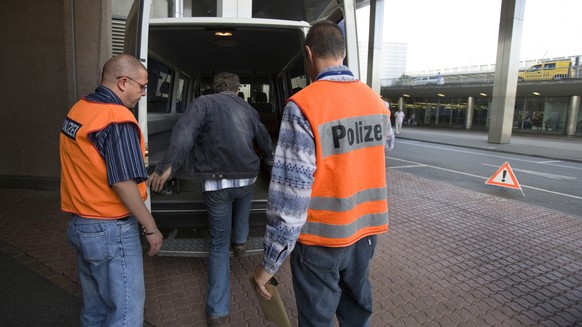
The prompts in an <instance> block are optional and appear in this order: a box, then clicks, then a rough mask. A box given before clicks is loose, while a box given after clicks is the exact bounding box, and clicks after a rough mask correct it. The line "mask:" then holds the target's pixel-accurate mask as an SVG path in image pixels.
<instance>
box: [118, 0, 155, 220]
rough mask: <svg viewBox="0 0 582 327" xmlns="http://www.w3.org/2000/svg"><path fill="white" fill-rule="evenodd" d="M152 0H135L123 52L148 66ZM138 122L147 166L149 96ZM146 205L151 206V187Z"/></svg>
mask: <svg viewBox="0 0 582 327" xmlns="http://www.w3.org/2000/svg"><path fill="white" fill-rule="evenodd" d="M150 6H151V0H135V1H134V2H133V5H132V6H131V9H130V10H129V14H128V15H127V21H126V24H125V40H124V43H123V52H124V53H126V54H131V55H133V56H134V57H136V58H138V59H139V61H140V62H141V63H142V64H143V65H144V66H145V67H146V68H147V67H148V36H149V19H150ZM146 92H147V91H146ZM135 110H136V111H137V117H136V118H137V122H138V124H139V128H140V129H141V133H142V135H143V138H144V143H145V148H146V157H145V164H146V167H148V166H149V156H148V104H147V96H143V97H141V98H140V100H139V102H138V104H137V107H136V109H135ZM147 189H148V197H147V199H146V202H145V203H146V206H147V207H148V209H149V208H151V204H150V196H149V188H147Z"/></svg>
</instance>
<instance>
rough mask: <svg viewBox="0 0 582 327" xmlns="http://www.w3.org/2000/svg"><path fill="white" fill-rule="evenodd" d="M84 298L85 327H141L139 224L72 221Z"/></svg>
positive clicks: (76, 218)
mask: <svg viewBox="0 0 582 327" xmlns="http://www.w3.org/2000/svg"><path fill="white" fill-rule="evenodd" d="M67 234H68V237H69V242H70V243H71V245H72V246H73V247H74V248H75V249H76V251H77V261H78V267H79V279H80V281H81V291H82V296H83V309H82V310H81V326H126V327H128V326H143V315H144V303H145V286H144V275H143V257H142V247H141V242H140V238H139V230H138V226H137V221H136V219H135V218H134V217H128V218H126V219H122V220H101V219H89V218H82V217H79V216H76V215H73V216H72V217H71V220H70V222H69V227H68V229H67Z"/></svg>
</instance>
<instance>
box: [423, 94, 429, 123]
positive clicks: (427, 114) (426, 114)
mask: <svg viewBox="0 0 582 327" xmlns="http://www.w3.org/2000/svg"><path fill="white" fill-rule="evenodd" d="M429 122H430V107H429V106H428V99H424V124H425V125H427V124H428V123H429Z"/></svg>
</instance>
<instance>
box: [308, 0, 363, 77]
mask: <svg viewBox="0 0 582 327" xmlns="http://www.w3.org/2000/svg"><path fill="white" fill-rule="evenodd" d="M357 2H363V3H369V2H366V1H357V0H340V1H330V2H329V5H328V6H327V8H325V10H324V11H323V12H321V14H320V15H319V17H318V18H317V20H322V19H327V20H331V21H333V22H336V23H338V24H341V26H342V29H343V30H344V35H345V38H346V59H345V62H344V64H345V65H346V66H348V67H350V70H351V71H352V73H354V76H355V77H356V78H360V60H359V54H358V33H357V25H356V5H357Z"/></svg>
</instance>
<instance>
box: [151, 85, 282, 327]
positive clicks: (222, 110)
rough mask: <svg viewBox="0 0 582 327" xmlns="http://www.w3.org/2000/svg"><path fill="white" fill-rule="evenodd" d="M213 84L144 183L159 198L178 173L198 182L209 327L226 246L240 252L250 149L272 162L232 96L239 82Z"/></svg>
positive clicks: (218, 313) (248, 112) (251, 117)
mask: <svg viewBox="0 0 582 327" xmlns="http://www.w3.org/2000/svg"><path fill="white" fill-rule="evenodd" d="M213 84H214V90H215V91H216V94H210V95H203V96H201V97H199V98H198V99H196V100H195V101H194V102H192V103H191V104H190V105H189V106H188V109H187V110H186V112H185V113H184V114H183V115H182V117H180V119H179V120H178V122H177V123H176V126H174V129H173V131H172V137H171V140H170V145H169V147H168V149H167V150H166V153H165V156H164V158H163V159H162V161H160V162H159V163H158V164H157V165H156V169H155V172H154V173H153V174H152V175H151V176H150V180H149V182H148V184H149V185H150V187H151V188H152V191H154V192H159V191H160V190H161V189H162V188H163V185H164V182H165V181H166V180H168V179H169V178H170V177H171V176H173V175H174V174H175V173H176V172H177V171H178V169H180V167H182V168H181V171H180V172H181V174H182V176H184V175H185V176H187V177H199V178H201V179H202V184H203V185H202V186H203V195H204V202H205V203H206V206H207V208H208V222H209V228H210V237H211V242H210V254H209V265H208V283H209V285H208V300H207V309H206V311H207V315H208V325H209V326H215V325H218V322H219V320H220V318H222V317H226V316H227V315H228V313H229V302H230V278H229V271H230V267H229V245H230V243H232V244H233V248H234V252H235V255H236V254H242V253H244V249H245V248H246V244H247V238H248V233H249V224H248V222H249V212H250V207H251V200H252V187H253V184H254V182H255V181H256V179H257V176H258V173H259V168H260V158H259V156H258V155H257V153H256V152H255V150H254V149H255V145H256V147H257V148H258V149H259V150H260V152H261V154H262V155H263V157H264V158H265V159H266V160H271V159H272V150H271V138H270V136H269V133H268V132H267V130H266V128H265V126H263V124H262V123H261V122H260V120H259V114H258V113H257V111H256V110H255V109H254V108H253V107H251V105H249V104H248V103H247V102H245V101H244V100H243V99H241V98H240V97H239V96H238V95H237V92H238V89H239V86H240V80H239V77H238V76H237V75H235V74H232V73H220V74H217V75H216V76H215V78H214V83H213ZM231 223H233V224H234V225H232V224H231ZM231 225H232V226H234V228H233V231H232V235H231Z"/></svg>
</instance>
